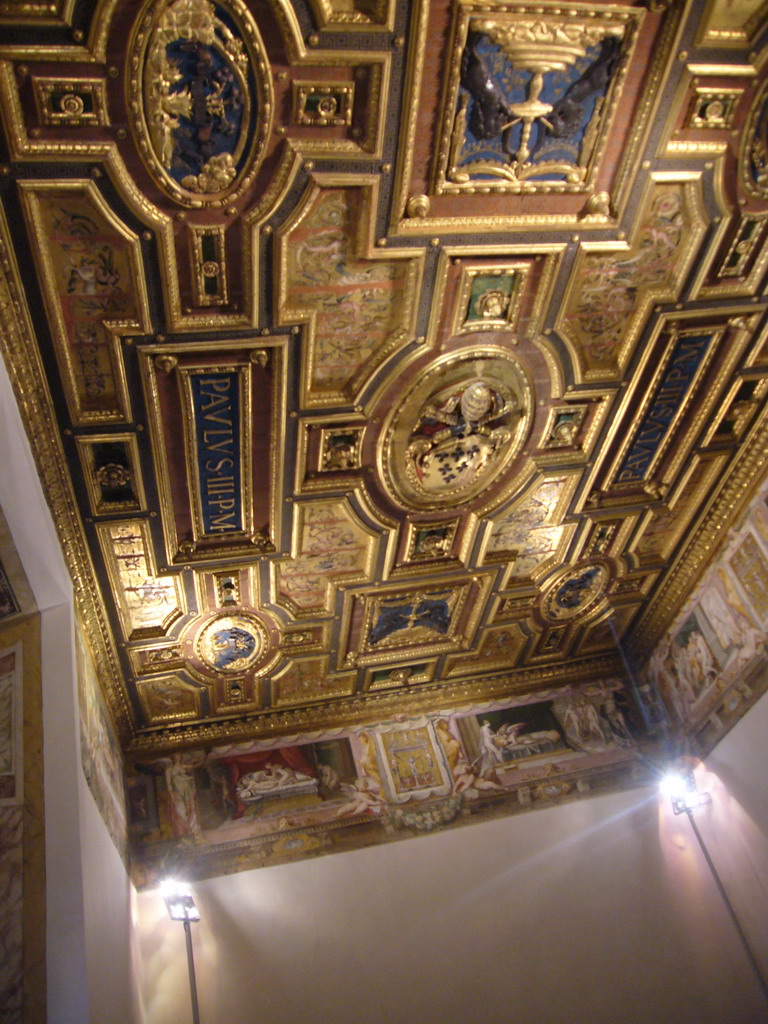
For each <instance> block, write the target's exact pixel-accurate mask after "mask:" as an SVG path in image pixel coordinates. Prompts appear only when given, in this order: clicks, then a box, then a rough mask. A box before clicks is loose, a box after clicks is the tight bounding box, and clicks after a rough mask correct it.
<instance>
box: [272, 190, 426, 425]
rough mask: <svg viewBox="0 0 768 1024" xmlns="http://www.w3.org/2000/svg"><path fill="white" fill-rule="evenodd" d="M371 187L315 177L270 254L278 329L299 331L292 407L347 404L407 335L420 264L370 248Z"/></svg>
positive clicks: (409, 256)
mask: <svg viewBox="0 0 768 1024" xmlns="http://www.w3.org/2000/svg"><path fill="white" fill-rule="evenodd" d="M378 194H379V179H378V178H377V177H374V176H370V175H364V176H363V175H361V176H357V175H355V176H354V177H352V178H351V180H350V177H349V176H346V175H345V176H339V175H336V176H333V175H316V176H315V177H314V178H313V181H312V183H311V185H310V186H309V187H308V188H307V191H306V193H305V195H304V197H303V200H302V202H301V203H300V204H299V205H298V206H297V208H296V210H295V212H294V213H293V215H292V216H291V217H290V218H289V219H288V220H287V221H286V222H285V223H284V224H283V225H282V226H281V227H280V230H279V232H278V233H277V246H276V279H277V284H276V288H275V305H276V308H277V315H278V322H279V323H280V324H281V325H288V324H293V323H301V322H306V323H307V325H308V326H307V333H306V341H305V344H304V345H303V346H302V382H301V404H302V406H303V407H304V408H307V409H311V408H315V407H318V406H329V405H337V404H340V403H345V404H346V403H348V402H350V401H351V402H355V401H357V398H358V396H359V393H360V391H361V389H362V388H363V386H364V385H365V384H366V383H367V382H368V380H369V379H370V378H371V376H372V375H373V373H374V371H375V370H376V369H378V368H379V367H380V366H381V364H382V363H383V362H384V361H385V360H386V359H387V358H389V357H390V356H391V355H393V354H394V353H396V352H399V351H400V350H402V349H403V348H404V347H405V346H406V345H407V344H408V343H409V342H410V341H411V340H412V339H413V335H414V333H415V332H414V316H415V304H416V296H417V295H418V291H419V286H420V282H421V276H422V266H423V259H424V258H423V255H420V254H417V255H414V253H413V250H411V249H401V250H393V249H389V248H386V249H383V248H379V249H377V248H375V247H374V245H373V226H374V225H373V216H374V210H375V209H376V205H377V202H378Z"/></svg>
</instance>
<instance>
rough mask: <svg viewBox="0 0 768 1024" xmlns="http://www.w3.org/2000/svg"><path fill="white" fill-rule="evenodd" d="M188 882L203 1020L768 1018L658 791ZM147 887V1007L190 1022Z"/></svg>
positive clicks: (169, 1020)
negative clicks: (197, 913) (196, 921)
mask: <svg viewBox="0 0 768 1024" xmlns="http://www.w3.org/2000/svg"><path fill="white" fill-rule="evenodd" d="M764 704H765V702H764ZM761 712H765V713H768V704H766V706H765V707H764V708H762V709H761ZM734 742H735V741H734ZM764 750H765V744H763V751H764ZM734 760H735V761H736V762H738V757H737V754H734ZM762 766H763V767H762V769H760V766H759V764H757V759H756V762H755V764H754V765H752V766H750V767H751V768H752V767H756V768H757V769H758V770H762V771H763V772H764V770H765V754H764V753H763V755H762ZM765 824H766V823H765V822H763V826H764V825H765ZM194 891H195V894H196V897H197V901H198V904H199V906H200V909H201V913H202V916H203V921H202V922H201V924H200V925H197V926H194V927H195V949H196V955H197V966H198V981H199V989H200V1005H201V1019H202V1021H203V1022H204V1024H225V1022H226V1024H257V1022H260V1021H265V1022H269V1024H289V1022H290V1024H294V1022H296V1021H301V1022H302V1024H345V1022H347V1021H349V1022H350V1024H351V1022H353V1021H354V1022H359V1021H369V1022H372V1024H617V1022H619V1021H621V1022H622V1024H726V1022H727V1024H762V1022H764V1021H765V1020H766V1019H768V1017H767V1013H768V1008H767V1007H766V1006H765V1004H764V1003H763V1001H762V997H761V995H760V991H759V988H758V986H757V984H756V982H755V980H754V977H753V975H752V974H751V971H750V969H749V966H748V964H747V962H746V960H745V958H744V955H743V953H742V950H741V947H740V946H739V945H738V942H737V940H736V938H735V936H734V934H733V931H732V928H731V925H730V921H729V919H728V917H727V914H726V911H725V910H724V908H723V906H722V903H721V901H720V899H719V896H718V894H717V892H716V890H715V889H714V886H713V883H712V880H711V876H710V875H709V873H708V871H707V869H706V867H705V864H704V862H703V860H702V857H701V855H700V852H699V851H698V848H697V846H696V844H695V841H694V839H693V836H692V835H691V833H690V829H689V827H688V823H687V821H686V820H685V819H684V818H683V819H682V820H681V819H675V818H674V817H673V816H672V814H671V812H670V811H668V810H667V808H666V806H662V805H661V804H660V802H659V800H658V798H657V795H656V793H655V792H651V791H649V790H640V791H635V792H631V793H623V794H616V795H612V796H604V797H598V798H592V799H585V800H583V801H582V802H579V803H574V804H569V805H566V806H563V807H559V808H551V809H548V810H543V811H534V812H531V813H527V814H523V815H519V816H517V817H514V818H507V819H502V820H498V821H494V822H488V823H486V824H481V825H473V826H470V827H468V828H463V829H458V830H454V831H448V832H443V833H440V834H436V835H433V836H426V837H422V838H418V839H412V840H408V841H404V842H400V843H393V844H391V845H388V846H378V847H373V848H371V849H368V850H361V851H358V852H352V853H345V854H336V855H332V856H328V857H323V858H319V859H317V860H310V861H302V862H298V863H295V864H291V865H286V866H281V867H275V868H268V869H261V870H258V871H248V872H243V873H241V874H238V875H232V876H229V877H224V878H217V879H212V880H209V881H206V882H202V883H198V884H197V885H196V886H195V887H194ZM753 895H754V894H753ZM764 896H765V894H764V893H763V897H764ZM138 905H139V922H140V923H139V928H140V941H141V946H142V951H143V959H144V965H145V967H144V978H143V984H144V991H145V1004H146V1011H147V1021H148V1024H177V1022H178V1024H182V1022H183V1024H187V1022H188V1021H189V1020H190V1019H191V1018H190V1010H189V996H188V994H187V978H186V973H185V972H186V968H185V960H184V938H183V931H182V928H181V926H180V925H178V924H173V923H172V922H170V921H169V920H168V919H167V915H166V913H165V909H164V907H163V906H162V901H161V900H160V897H159V896H158V895H157V893H154V892H152V893H143V894H140V895H139V897H138ZM762 914H763V920H765V919H766V918H768V903H766V902H765V900H764V901H763V905H762Z"/></svg>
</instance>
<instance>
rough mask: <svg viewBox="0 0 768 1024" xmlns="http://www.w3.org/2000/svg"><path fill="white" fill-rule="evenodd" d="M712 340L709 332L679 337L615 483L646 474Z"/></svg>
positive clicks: (628, 481) (629, 480) (630, 481)
mask: <svg viewBox="0 0 768 1024" xmlns="http://www.w3.org/2000/svg"><path fill="white" fill-rule="evenodd" d="M711 341H712V335H711V334H696V335H692V334H686V335H684V336H683V337H682V338H680V340H679V341H678V343H677V345H676V346H675V350H674V352H673V353H672V358H671V359H670V361H669V365H668V366H667V368H666V370H665V371H664V375H663V377H662V378H661V381H660V382H659V384H658V386H657V388H656V394H655V395H654V396H653V401H652V402H651V406H650V408H649V410H648V412H647V413H646V415H645V418H644V419H643V422H642V424H641V426H640V429H639V430H638V432H637V436H636V437H635V439H634V441H633V442H632V445H631V447H630V449H629V451H628V452H627V454H626V457H625V458H624V461H623V462H622V464H621V467H620V468H619V472H618V474H617V476H616V483H620V484H627V483H636V482H638V481H640V480H643V479H644V478H645V474H646V473H647V471H648V467H649V466H650V464H651V462H652V461H653V457H654V456H655V454H656V452H657V451H658V450H659V447H660V445H661V444H662V442H663V441H664V440H665V438H666V436H667V434H668V433H669V429H670V427H671V425H672V421H673V420H674V418H675V414H676V413H677V410H678V409H679V408H680V406H681V404H682V402H683V399H684V398H685V396H686V395H687V393H688V390H689V388H690V386H691V384H692V383H693V379H694V377H695V376H696V371H697V370H698V368H699V367H700V366H701V362H702V360H703V358H704V355H705V354H706V351H707V349H708V348H709V345H710V342H711Z"/></svg>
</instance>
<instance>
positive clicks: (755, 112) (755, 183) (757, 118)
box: [741, 83, 768, 198]
mask: <svg viewBox="0 0 768 1024" xmlns="http://www.w3.org/2000/svg"><path fill="white" fill-rule="evenodd" d="M741 179H742V182H743V184H744V187H745V189H746V191H747V192H748V193H749V194H750V195H752V196H759V197H761V198H765V197H766V196H768V83H766V84H765V85H764V86H763V87H762V88H761V89H760V92H759V93H758V94H757V97H756V98H755V101H754V103H753V105H752V109H751V111H750V114H749V120H748V122H747V127H746V129H745V131H744V135H743V139H742V142H741Z"/></svg>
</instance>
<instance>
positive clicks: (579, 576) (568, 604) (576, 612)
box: [541, 562, 610, 622]
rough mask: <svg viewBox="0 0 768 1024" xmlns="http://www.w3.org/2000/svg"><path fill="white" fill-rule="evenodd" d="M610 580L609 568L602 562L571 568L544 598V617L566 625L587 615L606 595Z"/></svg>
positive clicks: (542, 604)
mask: <svg viewBox="0 0 768 1024" xmlns="http://www.w3.org/2000/svg"><path fill="white" fill-rule="evenodd" d="M609 579H610V573H609V571H608V567H607V566H605V565H603V564H602V563H600V562H594V563H592V564H588V565H580V566H577V567H575V568H573V569H569V570H568V572H566V573H565V574H564V575H563V576H561V577H560V578H559V579H558V581H557V582H556V583H555V585H554V586H553V587H552V588H551V589H550V590H549V591H548V592H547V594H546V595H545V596H544V599H543V600H542V602H541V612H542V615H543V616H544V618H545V619H548V620H549V621H550V622H567V621H568V620H570V619H575V618H578V617H581V616H583V615H585V614H586V613H587V612H589V611H592V610H594V608H595V606H596V604H597V603H598V601H599V600H600V599H601V598H602V596H603V594H605V591H606V588H607V586H608V581H609Z"/></svg>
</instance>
